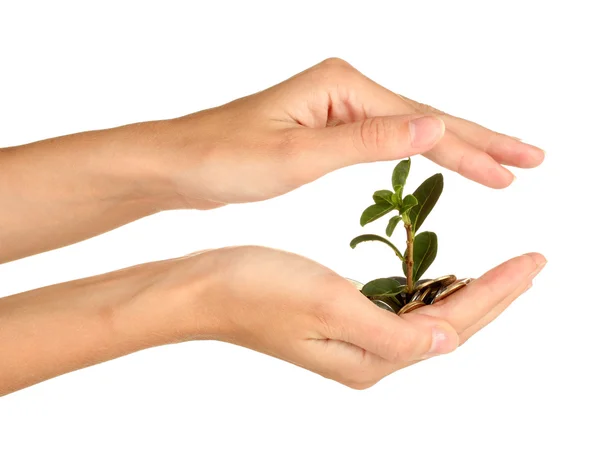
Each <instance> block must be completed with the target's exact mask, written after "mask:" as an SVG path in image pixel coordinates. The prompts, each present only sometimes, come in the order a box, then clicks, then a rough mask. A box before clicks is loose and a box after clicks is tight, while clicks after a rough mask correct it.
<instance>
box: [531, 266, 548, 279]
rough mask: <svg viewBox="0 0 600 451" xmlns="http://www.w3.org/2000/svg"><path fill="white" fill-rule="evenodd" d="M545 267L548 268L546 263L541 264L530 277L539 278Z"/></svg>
mask: <svg viewBox="0 0 600 451" xmlns="http://www.w3.org/2000/svg"><path fill="white" fill-rule="evenodd" d="M544 266H546V262H544V263H542V264H540V265H539V266H538V267H537V268H536V269H535V270H534V271H533V272H532V273H531V276H530V277H531V278H532V279H533V278H534V277H535V276H537V275H538V274H539V273H540V271H541V270H542V269H544Z"/></svg>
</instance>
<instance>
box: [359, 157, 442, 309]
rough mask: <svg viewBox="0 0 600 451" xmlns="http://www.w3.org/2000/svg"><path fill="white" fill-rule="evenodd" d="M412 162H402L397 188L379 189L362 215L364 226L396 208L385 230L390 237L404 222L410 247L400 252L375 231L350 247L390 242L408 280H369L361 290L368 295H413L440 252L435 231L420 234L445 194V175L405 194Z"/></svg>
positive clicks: (394, 181)
mask: <svg viewBox="0 0 600 451" xmlns="http://www.w3.org/2000/svg"><path fill="white" fill-rule="evenodd" d="M410 164H411V161H410V158H409V159H407V160H402V161H401V162H400V163H398V165H397V166H396V167H395V168H394V172H393V173H392V189H393V191H390V190H380V191H375V193H374V194H373V201H374V202H375V203H374V204H373V205H371V206H369V207H367V208H366V209H365V211H364V212H363V213H362V215H361V217H360V225H361V226H364V225H365V224H368V223H370V222H373V221H375V220H376V219H379V218H382V217H384V216H386V215H387V214H388V213H391V212H393V211H396V212H397V214H396V215H394V216H392V217H391V218H390V219H389V222H388V225H387V228H386V231H385V232H386V235H387V236H388V237H391V236H392V234H393V233H394V231H395V230H396V226H397V225H398V224H399V223H400V222H402V223H403V224H404V229H405V231H406V250H405V251H404V252H400V250H399V249H398V248H397V247H396V246H395V245H394V244H392V243H391V242H390V241H389V240H387V239H386V238H384V237H382V236H379V235H373V234H366V235H360V236H357V237H356V238H354V239H353V240H352V241H351V242H350V246H351V247H352V248H353V249H354V248H355V247H356V245H357V244H359V243H362V242H365V241H379V242H381V243H384V244H386V245H388V246H389V247H390V248H391V249H392V250H393V251H394V253H395V254H396V256H397V257H398V258H399V259H400V261H401V262H402V269H403V271H404V274H405V276H406V282H405V283H404V281H403V279H401V278H398V277H396V278H394V277H386V278H381V279H375V280H372V281H370V282H368V283H366V284H365V285H364V286H363V288H362V290H361V291H362V293H363V294H364V295H365V296H367V297H371V298H373V297H378V298H385V297H392V296H396V295H399V294H401V293H406V294H407V295H408V296H410V295H411V294H412V293H413V292H414V290H415V286H416V283H417V282H418V281H419V280H420V278H421V276H422V275H423V274H424V273H425V271H426V270H427V268H429V266H430V265H431V264H432V263H433V261H434V260H435V257H436V255H437V247H438V241H437V236H436V234H435V233H433V232H421V233H419V234H417V231H418V230H419V229H420V227H421V226H422V225H423V221H425V218H427V216H428V215H429V213H431V210H432V209H433V207H434V206H435V204H436V203H437V201H438V199H439V197H440V195H441V194H442V190H443V188H444V178H443V176H442V174H435V175H433V176H431V177H429V178H428V179H427V180H425V181H424V182H423V183H422V184H421V185H420V186H419V187H418V188H417V189H416V190H415V191H414V192H413V193H412V194H407V195H406V196H404V197H403V191H404V187H405V185H406V179H407V178H408V174H409V172H410Z"/></svg>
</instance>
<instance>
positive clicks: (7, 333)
mask: <svg viewBox="0 0 600 451" xmlns="http://www.w3.org/2000/svg"><path fill="white" fill-rule="evenodd" d="M180 261H181V259H179V260H167V261H161V262H154V263H148V264H144V265H140V266H135V267H132V268H127V269H124V270H120V271H116V272H113V273H109V274H105V275H101V276H96V277H91V278H88V279H82V280H78V281H74V282H68V283H64V284H59V285H54V286H50V287H46V288H41V289H38V290H34V291H30V292H27V293H22V294H18V295H14V296H10V297H8V298H4V299H0V396H1V395H4V394H7V393H10V392H12V391H15V390H18V389H21V388H24V387H27V386H29V385H32V384H35V383H38V382H41V381H43V380H46V379H49V378H52V377H55V376H57V375H60V374H63V373H66V372H70V371H73V370H76V369H79V368H83V367H86V366H90V365H93V364H96V363H99V362H103V361H106V360H110V359H113V358H116V357H119V356H122V355H125V354H129V353H132V352H135V351H138V350H141V349H144V348H148V347H152V346H158V345H162V344H167V343H174V342H178V341H182V340H186V339H188V338H192V336H193V338H201V337H200V336H199V335H198V334H197V329H196V327H197V326H199V325H200V324H201V323H202V320H203V318H201V319H197V318H195V317H194V315H192V314H191V313H190V312H191V310H190V309H189V306H190V303H189V300H190V299H192V296H191V295H192V294H197V295H199V291H202V290H201V287H203V286H204V285H203V284H204V283H205V281H206V280H207V279H206V278H205V277H203V275H202V271H199V272H198V274H197V277H195V278H194V279H195V281H194V284H193V285H190V286H188V287H184V288H185V289H183V290H181V289H180V288H182V285H181V284H180V283H179V282H178V279H177V280H172V279H173V278H172V277H171V272H172V270H173V269H174V268H175V266H176V265H178V264H179V262H180ZM199 296H200V295H199ZM200 297H201V296H200ZM198 311H199V312H202V310H201V309H199V310H198ZM200 314H201V313H200ZM205 319H207V320H208V315H206V318H205ZM206 332H207V333H208V334H210V330H209V328H208V327H207V328H206Z"/></svg>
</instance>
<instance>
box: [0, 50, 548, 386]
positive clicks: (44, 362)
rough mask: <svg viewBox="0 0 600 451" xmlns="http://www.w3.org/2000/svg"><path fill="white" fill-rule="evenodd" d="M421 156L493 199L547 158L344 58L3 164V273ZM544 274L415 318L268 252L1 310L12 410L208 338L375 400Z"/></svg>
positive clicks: (489, 283)
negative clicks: (383, 382) (148, 224)
mask: <svg viewBox="0 0 600 451" xmlns="http://www.w3.org/2000/svg"><path fill="white" fill-rule="evenodd" d="M417 154H423V155H424V156H426V157H427V158H430V159H431V160H433V161H435V162H436V163H438V164H440V165H441V166H444V167H446V168H448V169H451V170H453V171H456V172H458V173H459V174H461V175H463V176H465V177H467V178H469V179H471V180H474V181H476V182H479V183H482V184H484V185H486V186H489V187H491V188H503V187H506V186H508V185H509V184H510V183H511V182H512V180H513V178H514V177H513V175H512V174H511V172H510V171H509V170H508V169H507V168H506V167H505V166H506V165H508V166H516V167H520V168H530V167H535V166H537V165H539V164H540V163H541V162H542V160H543V158H544V153H543V151H541V150H540V149H538V148H536V147H533V146H530V145H527V144H524V143H522V142H520V141H518V140H516V139H514V138H511V137H509V136H506V135H502V134H499V133H496V132H493V131H490V130H487V129H485V128H483V127H481V126H479V125H477V124H475V123H473V122H469V121H465V120H463V119H459V118H456V117H453V116H450V115H447V114H445V113H442V112H440V111H437V110H435V109H433V108H431V107H429V106H426V105H422V104H419V103H417V102H414V101H412V100H410V99H407V98H405V97H403V96H400V95H397V94H395V93H393V92H391V91H388V90H387V89H385V88H383V87H381V86H379V85H377V84H376V83H374V82H373V81H371V80H369V79H368V78H367V77H365V76H364V75H362V74H361V73H360V72H358V71H357V70H356V69H354V68H353V67H351V66H350V65H349V64H347V63H345V62H344V61H341V60H338V59H329V60H326V61H324V62H322V63H320V64H318V65H316V66H314V67H312V68H310V69H308V70H306V71H304V72H302V73H300V74H298V75H296V76H294V77H292V78H291V79H289V80H286V81H284V82H283V83H281V84H279V85H276V86H273V87H272V88H269V89H267V90H265V91H261V92H259V93H257V94H254V95H251V96H248V97H245V98H242V99H238V100H236V101H234V102H231V103H229V104H226V105H223V106H220V107H217V108H213V109H209V110H205V111H201V112H198V113H194V114H191V115H188V116H184V117H180V118H176V119H170V120H163V121H155V122H147V123H140V124H132V125H128V126H124V127H119V128H116V129H110V130H100V131H93V132H86V133H80V134H76V135H70V136H64V137H59V138H54V139H50V140H45V141H40V142H36V143H31V144H27V145H23V146H17V147H11V148H5V149H0V211H2V212H3V214H2V216H1V217H0V263H1V262H7V261H11V260H15V259H18V258H22V257H25V256H28V255H32V254H35V253H39V252H43V251H47V250H50V249H54V248H58V247H61V246H66V245H68V244H71V243H74V242H77V241H80V240H83V239H86V238H89V237H91V236H94V235H97V234H100V233H103V232H106V231H108V230H111V229H114V228H116V227H119V226H121V225H123V224H126V223H128V222H131V221H133V220H136V219H139V218H141V217H144V216H147V215H150V214H153V213H156V212H158V211H163V210H169V209H183V208H194V209H212V208H218V207H222V206H225V205H227V204H231V203H241V202H253V201H259V200H264V199H269V198H272V197H275V196H279V195H282V194H284V193H286V192H289V191H291V190H293V189H295V188H297V187H299V186H302V185H304V184H306V183H310V182H311V181H313V180H315V179H317V178H319V177H322V176H323V175H325V174H327V173H329V172H331V171H334V170H336V169H339V168H342V167H345V166H350V165H354V164H359V163H364V162H371V161H380V160H397V159H401V158H405V157H408V156H412V155H417ZM241 179H243V180H244V184H243V187H240V184H239V180H241ZM544 264H545V259H544V257H543V256H541V255H540V254H537V253H529V254H525V255H523V256H520V257H516V258H514V259H512V260H509V261H508V262H505V263H503V264H501V265H500V266H498V267H496V268H494V269H492V270H491V271H489V272H488V273H486V274H485V275H483V276H482V277H480V278H479V279H477V280H475V281H474V282H472V283H471V284H470V285H469V286H467V287H466V288H464V289H463V290H461V291H459V292H458V293H456V294H454V295H452V296H450V297H448V298H447V299H445V300H443V301H442V302H440V303H439V304H436V305H434V306H426V307H423V308H421V309H419V310H416V311H413V312H411V313H408V314H406V315H402V316H400V317H399V316H394V315H391V314H390V313H389V312H385V311H383V310H381V309H379V308H378V307H376V306H374V305H373V304H371V303H370V302H368V301H366V299H365V298H364V297H363V296H362V295H361V294H360V293H359V292H358V291H357V290H356V289H355V288H354V287H353V286H352V285H351V284H350V283H349V282H348V281H346V280H345V279H344V278H343V277H341V276H339V275H337V274H336V273H335V272H333V271H332V270H330V269H328V268H325V267H323V266H321V265H320V264H318V263H316V262H313V261H311V260H308V259H306V258H304V257H301V256H298V255H294V254H290V253H287V252H283V251H279V250H275V249H268V248H262V247H255V246H243V247H230V248H224V249H215V250H208V251H203V252H199V253H196V254H193V255H189V256H186V257H182V258H178V259H173V260H167V261H160V262H152V263H147V264H144V265H139V266H136V267H132V268H127V269H123V270H120V271H116V272H113V273H109V274H105V275H101V276H96V277H92V278H88V279H83V280H78V281H73V282H68V283H64V284H59V285H54V286H51V287H45V288H41V289H38V290H34V291H30V292H27V293H22V294H17V295H14V296H10V297H7V298H4V299H0V322H1V323H2V327H0V362H1V363H0V395H1V394H7V393H10V392H13V391H15V390H18V389H21V388H24V387H27V386H29V385H32V384H35V383H37V382H40V381H43V380H46V379H48V378H51V377H55V376H58V375H60V374H63V373H66V372H69V371H73V370H76V369H78V368H82V367H85V366H89V365H92V364H96V363H99V362H103V361H106V360H109V359H113V358H116V357H119V356H122V355H125V354H128V353H131V352H135V351H138V350H141V349H145V348H148V347H152V346H159V345H162V344H167V343H176V342H182V341H187V340H202V339H214V340H221V341H226V342H230V343H234V344H237V345H240V346H245V347H248V348H251V349H255V350H257V351H260V352H263V353H265V354H269V355H272V356H275V357H277V358H280V359H283V360H286V361H289V362H291V363H293V364H296V365H298V366H301V367H304V368H306V369H308V370H311V371H313V372H315V373H318V374H320V375H322V376H324V377H327V378H331V379H334V380H337V381H339V382H341V383H343V384H345V385H348V386H350V387H353V388H358V389H362V388H366V387H369V386H371V385H373V384H374V383H376V382H377V381H379V380H380V379H382V378H383V377H385V376H387V375H388V374H391V373H393V372H395V371H397V370H399V369H401V368H404V367H406V366H408V365H412V364H413V363H416V362H419V361H421V360H423V359H426V358H430V357H432V356H435V355H438V354H443V353H447V352H451V351H452V350H454V349H455V348H456V347H457V346H459V345H460V344H462V343H464V342H465V341H466V340H467V339H469V338H470V337H471V336H472V335H473V334H475V333H476V332H477V331H479V330H480V329H481V328H482V327H484V326H485V325H487V324H488V323H489V322H491V321H492V320H494V319H495V318H496V317H497V316H498V315H499V314H500V313H501V312H502V311H503V310H504V309H505V308H507V307H508V305H510V303H512V302H513V301H514V299H516V298H517V297H518V296H519V295H520V294H521V293H522V292H523V291H525V290H526V289H527V288H528V287H529V286H530V285H531V283H532V279H533V278H534V277H535V275H536V274H537V273H538V272H539V271H540V270H541V269H542V268H543V265H544ZM232 279H235V280H236V283H235V284H231V283H230V280H232ZM267 281H268V283H266V282H267ZM66 349H67V350H68V351H69V352H65V350H66Z"/></svg>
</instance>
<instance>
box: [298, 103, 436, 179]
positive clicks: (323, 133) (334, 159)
mask: <svg viewBox="0 0 600 451" xmlns="http://www.w3.org/2000/svg"><path fill="white" fill-rule="evenodd" d="M295 133H298V135H297V139H295V141H296V142H297V143H298V145H299V146H301V148H299V149H298V150H300V151H299V152H294V157H295V158H292V161H291V163H292V164H293V165H294V166H295V167H298V168H299V169H301V170H306V168H310V170H311V171H313V173H314V174H313V177H317V176H320V175H323V174H325V173H328V172H331V171H333V170H335V169H338V168H341V167H345V166H350V165H353V164H358V163H365V162H371V161H381V160H396V159H401V158H405V157H409V156H411V155H415V154H418V153H423V152H426V151H428V150H430V149H431V148H432V147H433V146H434V145H435V144H436V143H437V142H438V141H439V140H440V139H441V138H442V136H443V134H444V123H443V121H441V120H440V119H439V118H437V117H435V116H423V115H408V116H386V117H373V118H368V119H366V120H364V121H358V122H352V123H349V124H342V125H338V126H335V127H326V128H322V129H297V130H296V131H295Z"/></svg>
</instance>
